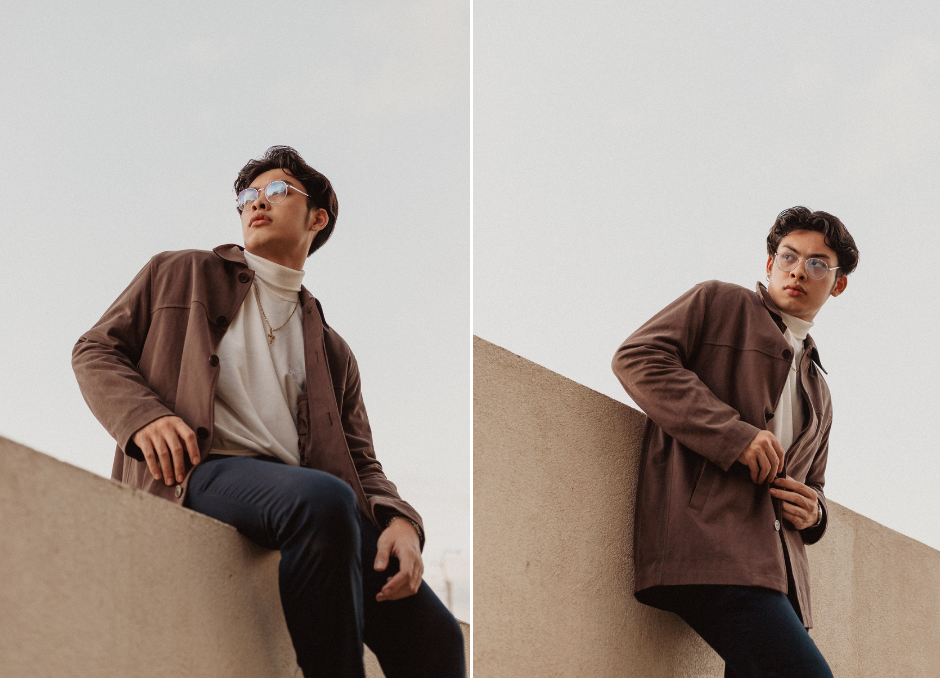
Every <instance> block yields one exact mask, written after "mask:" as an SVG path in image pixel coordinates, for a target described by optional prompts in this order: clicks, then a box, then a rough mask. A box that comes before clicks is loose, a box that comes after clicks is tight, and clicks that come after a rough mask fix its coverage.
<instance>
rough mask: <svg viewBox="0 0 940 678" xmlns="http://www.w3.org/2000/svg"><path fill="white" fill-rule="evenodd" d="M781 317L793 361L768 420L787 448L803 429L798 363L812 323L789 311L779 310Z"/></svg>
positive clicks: (781, 442)
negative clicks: (770, 417)
mask: <svg viewBox="0 0 940 678" xmlns="http://www.w3.org/2000/svg"><path fill="white" fill-rule="evenodd" d="M780 317H781V318H783V322H784V324H785V325H786V326H787V330H786V332H784V333H783V338H784V339H786V340H787V342H789V344H790V348H791V349H792V350H793V362H791V363H790V374H789V376H788V377H787V384H786V386H784V388H783V394H782V395H781V396H780V403H779V404H778V405H777V409H776V411H775V412H774V418H773V419H771V420H770V422H771V426H770V432H771V433H773V434H774V437H775V438H776V439H777V440H778V441H779V442H780V446H781V447H782V448H783V449H784V451H786V450H788V449H789V447H790V445H792V444H793V441H794V440H796V438H797V436H799V435H800V432H801V431H802V430H803V398H802V396H801V395H800V388H799V383H800V378H799V367H800V360H801V359H802V357H803V340H805V339H806V335H807V334H809V331H810V328H812V327H813V323H811V322H809V321H807V320H801V319H800V318H797V317H796V316H792V315H789V314H788V313H781V314H780Z"/></svg>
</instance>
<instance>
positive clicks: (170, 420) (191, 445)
mask: <svg viewBox="0 0 940 678" xmlns="http://www.w3.org/2000/svg"><path fill="white" fill-rule="evenodd" d="M132 439H133V441H134V444H135V445H137V447H139V448H140V450H141V452H143V453H144V461H146V462H147V468H149V469H150V473H152V474H153V479H154V480H160V478H165V479H166V484H167V485H172V484H173V475H174V469H175V471H176V482H178V483H181V482H183V478H185V477H186V459H185V457H184V456H183V452H184V449H183V448H184V446H185V452H186V453H188V454H189V459H190V461H192V462H193V466H195V465H196V464H198V463H199V445H198V444H197V443H196V434H195V433H193V430H192V429H191V428H189V426H187V425H186V422H185V421H183V420H182V419H180V418H179V417H174V416H171V415H167V416H165V417H160V418H159V419H156V420H154V421H152V422H150V423H149V424H147V425H146V426H144V427H143V428H142V429H140V430H139V431H138V432H137V433H135V434H134V436H133V438H132Z"/></svg>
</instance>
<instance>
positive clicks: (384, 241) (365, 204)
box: [0, 0, 472, 621]
mask: <svg viewBox="0 0 940 678" xmlns="http://www.w3.org/2000/svg"><path fill="white" fill-rule="evenodd" d="M471 22H472V15H471V8H470V3H469V2H468V1H464V0H459V1H458V2H447V3H444V2H433V1H420V0H419V1H414V2H399V1H395V2H383V3H374V2H350V3H316V4H312V3H287V2H268V3H264V4H258V3H247V2H226V3H222V2H212V3H195V4H194V3H190V2H175V3H169V2H164V3H149V4H148V3H134V4H115V3H105V2H85V3H79V4H76V3H66V2H58V3H43V2H38V3H19V4H16V5H11V6H9V7H4V17H3V21H2V23H0V63H3V66H4V67H3V69H2V70H0V91H2V92H3V94H2V96H0V119H2V122H3V124H2V125H0V157H2V158H3V162H2V169H0V176H2V181H0V184H2V185H3V186H4V189H5V191H6V200H5V206H6V207H5V209H4V218H3V227H2V233H3V237H4V247H3V248H2V250H0V271H2V273H3V281H4V286H5V290H4V294H3V296H2V301H0V304H2V305H0V311H2V317H3V328H4V330H5V331H4V332H3V333H2V335H0V375H2V383H3V388H2V389H0V435H2V436H5V437H8V438H12V439H14V440H17V441H19V442H21V443H24V444H26V445H29V446H31V447H33V448H35V449H37V450H40V451H41V452H45V453H46V454H49V455H52V456H54V457H57V458H59V459H62V460H64V461H67V462H69V463H71V464H74V465H76V466H80V467H82V468H84V469H87V470H89V471H92V472H94V473H97V474H100V475H103V476H109V475H110V469H111V462H112V459H113V450H114V443H113V441H112V440H111V438H110V437H109V436H108V434H107V433H106V432H105V431H104V429H103V428H102V427H101V426H100V425H99V424H98V422H97V421H96V420H95V419H94V417H93V416H92V415H91V413H90V411H89V410H88V408H87V407H86V405H85V403H84V401H83V400H82V397H81V394H80V393H79V390H78V386H77V384H76V382H75V378H74V376H73V374H72V369H71V365H70V360H71V350H72V346H73V345H74V343H75V341H76V340H77V339H78V337H79V336H80V335H81V334H82V333H83V332H84V331H86V330H87V329H88V328H90V327H91V326H92V325H93V324H94V323H95V322H96V321H97V319H98V318H99V317H100V316H101V315H102V314H103V313H104V311H105V309H106V308H107V307H108V306H109V305H110V304H111V303H112V302H113V300H114V299H115V298H116V297H117V296H118V294H119V293H120V292H121V291H122V290H123V289H124V287H126V286H127V284H128V283H129V282H130V281H131V279H132V278H133V277H134V275H135V274H136V273H137V271H139V270H140V269H141V268H142V267H143V266H144V265H145V264H146V263H147V261H148V260H149V258H150V257H152V256H153V255H154V254H156V253H158V252H161V251H165V250H178V249H187V248H202V249H211V248H212V247H214V246H216V245H220V244H223V243H229V242H234V243H238V244H241V243H242V240H241V230H240V224H239V220H238V215H237V213H236V211H235V205H234V198H235V196H234V192H233V190H232V183H233V182H234V180H235V176H236V174H237V173H238V170H239V169H240V168H241V167H242V166H243V165H244V164H245V162H247V161H248V160H249V159H251V158H252V157H257V156H259V155H261V154H262V153H264V151H265V149H267V148H268V147H269V146H271V145H274V144H287V145H291V146H293V147H295V148H296V149H297V150H299V151H300V153H301V154H302V155H303V156H304V158H305V159H306V160H307V161H308V162H309V163H310V164H311V165H312V166H314V167H315V168H317V169H318V170H320V171H321V172H323V173H324V174H325V175H326V176H327V177H329V178H330V180H331V181H332V182H333V185H334V187H335V189H336V192H337V195H338V198H339V206H340V211H339V219H338V221H337V225H336V231H335V232H334V235H333V236H332V238H331V240H330V242H329V243H328V244H327V245H326V246H325V247H324V248H323V249H322V250H320V251H319V252H317V253H316V254H315V255H314V256H313V257H311V258H310V259H309V260H308V261H307V265H306V277H305V279H304V284H305V285H306V287H307V288H308V289H310V291H311V292H312V293H313V294H314V295H315V296H316V297H317V298H319V299H320V301H321V302H322V304H323V308H324V311H325V314H326V318H327V321H328V322H329V323H330V324H331V326H332V327H333V328H334V329H336V330H337V331H338V332H339V333H340V334H341V335H342V336H343V337H344V338H345V339H346V341H347V342H348V343H349V344H350V346H351V347H352V349H353V351H354V352H355V354H356V357H357V359H358V361H359V366H360V369H361V373H362V382H363V394H364V397H365V402H366V406H367V407H368V410H369V415H370V420H371V423H372V428H373V433H374V437H375V443H376V450H377V453H378V457H379V460H380V461H382V462H383V464H384V466H385V470H386V473H387V475H388V476H389V478H391V480H392V481H393V482H395V483H396V484H397V485H398V488H399V491H400V493H401V494H402V496H403V497H404V498H405V499H406V500H408V501H409V502H411V503H412V504H413V505H414V506H415V507H416V508H417V509H418V511H419V512H420V513H421V514H422V515H423V517H424V519H425V525H426V528H427V545H426V548H425V566H426V579H427V580H428V582H429V583H430V584H431V585H432V586H433V587H434V588H435V589H436V590H437V591H438V592H439V593H440V594H441V595H442V597H444V595H443V590H444V588H443V586H442V584H443V578H442V572H441V561H442V558H446V569H447V573H448V575H449V576H450V578H451V579H452V580H453V582H454V594H453V595H454V601H453V602H454V606H453V609H454V612H455V614H456V615H457V616H458V617H460V618H462V619H466V620H468V621H471V570H472V533H471V482H472V480H471V473H472V470H471V464H472V461H471V430H472V429H471V416H472V414H471V400H470V389H471V379H472V376H471V374H472V373H471V348H470V347H471V329H472V328H471V315H470V299H471V252H470V249H471V228H472V223H471V219H472V215H471V207H472V202H471V196H472V183H471V182H472V176H471V160H472V156H471V152H472V150H471V149H472V117H471V116H472V109H471V103H472V90H471V86H472V80H471V77H472V70H471V69H472V52H471V50H472V45H471Z"/></svg>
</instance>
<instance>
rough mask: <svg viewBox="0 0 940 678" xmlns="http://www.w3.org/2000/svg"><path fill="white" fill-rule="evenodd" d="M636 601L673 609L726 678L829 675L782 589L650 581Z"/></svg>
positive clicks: (826, 677)
mask: <svg viewBox="0 0 940 678" xmlns="http://www.w3.org/2000/svg"><path fill="white" fill-rule="evenodd" d="M636 597H637V599H638V600H639V601H640V602H641V603H645V604H647V605H652V606H653V607H657V608H659V609H661V610H668V611H669V612H675V613H676V614H677V615H679V616H680V617H682V619H684V620H685V622H686V623H687V624H688V625H689V626H691V627H692V629H693V630H694V631H695V632H696V633H698V634H699V635H700V636H701V637H702V638H703V639H704V640H705V642H706V643H708V644H709V645H711V647H712V649H714V650H715V652H717V653H718V654H719V656H721V658H722V659H724V660H725V678H832V671H831V670H830V669H829V665H828V664H827V663H826V660H825V659H824V658H823V656H822V653H821V652H820V651H819V648H817V647H816V643H814V642H813V639H812V638H810V635H809V632H807V630H806V629H805V628H804V626H803V622H802V621H800V618H799V616H798V615H797V613H796V611H795V610H794V609H793V606H792V605H791V603H790V601H789V600H788V599H787V597H786V595H784V594H783V593H780V592H779V591H772V590H771V589H765V588H761V587H757V586H717V585H701V586H654V587H653V588H649V589H644V590H643V591H639V592H638V593H637V594H636Z"/></svg>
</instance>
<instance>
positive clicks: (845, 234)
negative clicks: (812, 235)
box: [767, 206, 858, 278]
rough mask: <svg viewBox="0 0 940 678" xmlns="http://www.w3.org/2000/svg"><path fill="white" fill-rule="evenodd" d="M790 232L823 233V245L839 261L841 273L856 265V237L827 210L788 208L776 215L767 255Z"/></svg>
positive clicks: (775, 248)
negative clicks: (830, 249)
mask: <svg viewBox="0 0 940 678" xmlns="http://www.w3.org/2000/svg"><path fill="white" fill-rule="evenodd" d="M793 231H816V232H817V233H822V234H823V237H824V238H825V243H826V247H830V248H832V249H833V251H835V253H836V257H837V258H838V260H839V271H838V275H837V276H836V278H838V277H839V276H840V275H848V274H849V273H851V272H852V271H854V270H855V267H856V266H858V247H856V246H855V239H854V238H852V234H851V233H849V230H848V229H847V228H846V227H845V224H843V223H842V222H841V221H839V218H838V217H836V216H833V215H832V214H829V213H828V212H812V211H810V210H809V209H808V208H806V207H801V206H797V207H791V208H789V209H785V210H783V211H782V212H781V213H780V214H778V215H777V219H776V220H775V221H774V225H773V226H772V227H771V228H770V233H769V234H768V235H767V254H769V255H770V256H773V255H774V254H776V253H777V248H778V247H779V246H780V241H781V240H783V239H784V238H785V237H786V236H787V235H789V234H790V233H792V232H793Z"/></svg>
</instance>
